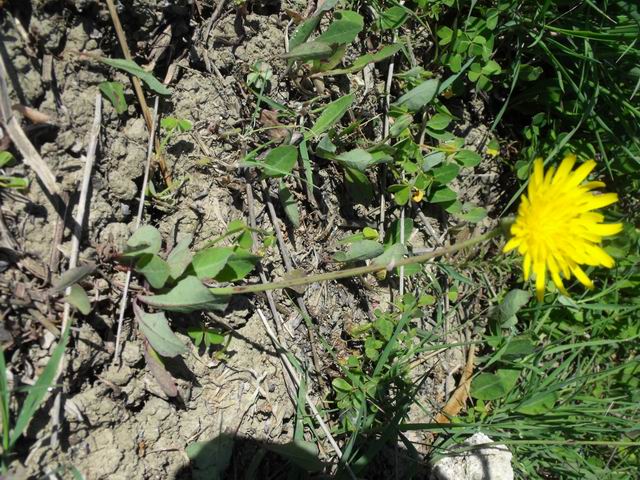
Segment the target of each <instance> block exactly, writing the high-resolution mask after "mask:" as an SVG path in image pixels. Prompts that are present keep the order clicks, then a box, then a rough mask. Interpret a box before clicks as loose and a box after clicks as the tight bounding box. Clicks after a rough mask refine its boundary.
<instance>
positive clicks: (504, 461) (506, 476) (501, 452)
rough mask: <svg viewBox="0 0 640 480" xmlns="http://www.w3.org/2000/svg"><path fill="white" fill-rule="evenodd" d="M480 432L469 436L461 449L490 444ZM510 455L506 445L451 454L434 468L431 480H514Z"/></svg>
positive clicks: (487, 438)
mask: <svg viewBox="0 0 640 480" xmlns="http://www.w3.org/2000/svg"><path fill="white" fill-rule="evenodd" d="M491 442H493V440H491V438H489V437H488V436H487V435H485V434H484V433H482V432H478V433H475V434H474V435H472V436H471V437H469V438H468V439H467V440H466V441H465V442H464V443H462V444H461V445H460V447H470V446H473V445H482V444H485V443H491ZM511 457H512V455H511V452H510V451H509V449H508V448H507V447H506V446H505V445H489V446H487V447H479V448H477V449H473V450H464V451H462V452H460V453H459V454H456V453H455V447H454V449H453V452H452V453H450V455H449V456H446V457H444V458H442V459H440V460H439V461H438V462H437V463H436V464H435V465H434V467H433V472H432V473H431V480H513V468H512V467H511Z"/></svg>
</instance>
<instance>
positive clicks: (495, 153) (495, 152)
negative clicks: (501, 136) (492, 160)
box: [485, 147, 500, 157]
mask: <svg viewBox="0 0 640 480" xmlns="http://www.w3.org/2000/svg"><path fill="white" fill-rule="evenodd" d="M485 152H487V155H490V156H492V157H497V156H498V155H500V150H497V149H495V148H491V147H487V148H486V149H485Z"/></svg>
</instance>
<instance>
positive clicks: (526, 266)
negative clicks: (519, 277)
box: [522, 252, 531, 282]
mask: <svg viewBox="0 0 640 480" xmlns="http://www.w3.org/2000/svg"><path fill="white" fill-rule="evenodd" d="M522 270H523V271H524V272H523V273H524V281H525V282H526V281H528V280H529V277H530V276H531V254H530V253H529V252H527V253H526V254H525V256H524V260H523V261H522Z"/></svg>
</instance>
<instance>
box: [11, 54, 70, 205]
mask: <svg viewBox="0 0 640 480" xmlns="http://www.w3.org/2000/svg"><path fill="white" fill-rule="evenodd" d="M6 78H7V71H6V69H5V65H4V61H3V59H2V57H0V115H1V116H2V126H3V127H4V128H5V130H6V131H7V133H8V134H9V137H10V138H11V141H13V144H14V145H15V146H16V148H17V149H18V150H19V151H20V154H21V155H22V161H23V162H24V163H25V164H26V165H27V166H28V167H29V168H31V169H32V170H33V171H34V172H35V174H36V175H37V176H38V179H39V180H40V181H41V182H42V185H44V187H45V189H46V190H47V191H48V192H49V194H50V195H60V193H61V190H60V186H59V185H58V182H56V177H55V176H54V175H53V172H52V171H51V169H50V168H49V165H47V164H46V162H45V161H44V160H43V159H42V157H41V156H40V154H39V153H38V151H37V150H36V149H35V147H34V146H33V144H32V143H31V142H30V141H29V139H28V138H27V135H26V134H25V133H24V130H22V127H21V126H20V124H19V123H18V120H16V117H15V116H14V115H13V112H12V110H11V102H10V100H9V90H8V88H7V80H6Z"/></svg>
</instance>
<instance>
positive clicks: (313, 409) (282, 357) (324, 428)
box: [258, 308, 357, 480]
mask: <svg viewBox="0 0 640 480" xmlns="http://www.w3.org/2000/svg"><path fill="white" fill-rule="evenodd" d="M258 316H259V317H260V320H262V324H263V325H264V328H265V330H266V331H267V335H269V338H270V339H271V341H272V342H273V344H274V346H275V347H276V349H277V350H278V354H279V355H280V360H281V361H282V363H283V364H284V366H285V369H286V371H287V373H288V374H289V376H290V377H291V380H292V381H293V383H294V384H295V385H296V387H298V388H300V377H298V374H297V373H296V371H295V368H293V365H291V362H290V361H289V359H288V358H287V356H286V355H285V354H284V353H283V351H284V350H283V348H282V345H281V344H280V342H279V341H278V338H277V337H276V335H275V334H274V333H273V331H272V330H271V327H270V326H269V322H267V319H266V317H265V316H264V314H263V313H262V310H260V309H259V308H258ZM304 398H305V400H306V402H307V404H308V405H309V408H310V409H311V412H312V413H313V416H314V417H315V419H316V421H317V422H318V425H320V429H321V430H322V431H323V432H324V434H325V435H326V436H327V440H328V442H329V443H330V444H331V448H333V450H334V451H335V452H336V455H337V456H338V458H339V459H340V460H342V450H341V449H340V447H339V446H338V444H337V442H336V441H335V439H334V438H333V435H331V430H330V429H329V427H328V426H327V424H326V423H325V422H324V420H322V416H321V415H320V412H319V411H318V409H317V407H316V405H315V403H314V402H313V400H312V399H311V397H310V396H309V394H308V393H307V392H305V394H304ZM345 468H346V470H347V472H348V473H349V476H350V477H351V478H352V479H354V480H355V479H356V478H357V477H356V476H355V474H354V473H353V471H352V470H351V468H349V465H347V464H346V463H345Z"/></svg>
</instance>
